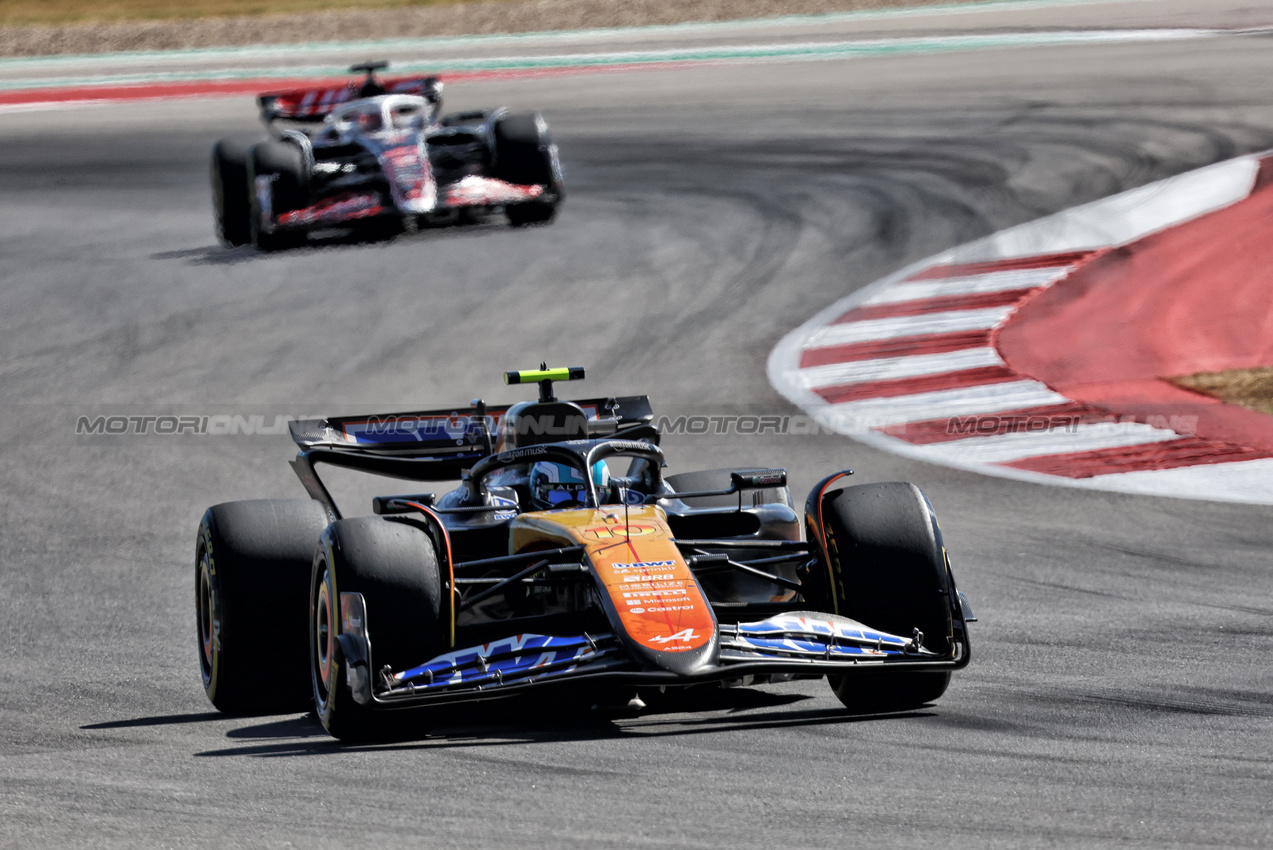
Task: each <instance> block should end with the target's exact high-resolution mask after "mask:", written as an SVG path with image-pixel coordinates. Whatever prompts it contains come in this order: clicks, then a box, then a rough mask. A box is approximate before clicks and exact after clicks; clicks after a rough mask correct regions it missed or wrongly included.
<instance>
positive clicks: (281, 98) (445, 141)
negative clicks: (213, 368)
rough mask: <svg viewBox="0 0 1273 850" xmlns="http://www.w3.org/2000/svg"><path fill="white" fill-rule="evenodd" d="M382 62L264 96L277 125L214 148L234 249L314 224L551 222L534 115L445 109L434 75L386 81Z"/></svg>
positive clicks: (217, 204)
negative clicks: (346, 77) (329, 82)
mask: <svg viewBox="0 0 1273 850" xmlns="http://www.w3.org/2000/svg"><path fill="white" fill-rule="evenodd" d="M386 64H387V63H384V62H371V63H366V64H363V65H355V66H354V67H353V68H351V69H350V70H351V71H353V72H365V73H366V78H365V79H364V80H362V81H361V82H360V83H359V82H353V83H350V84H348V85H343V86H327V87H319V88H309V89H298V90H295V91H288V92H275V93H272V94H263V95H261V96H260V98H259V102H260V107H261V118H262V120H263V121H264V122H265V125H266V127H267V128H268V129H269V131H270V137H269V138H268V139H262V138H260V137H257V136H252V137H245V138H240V137H232V138H225V139H222V140H220V141H219V142H217V143H216V145H215V146H214V147H213V149H212V196H213V209H214V212H215V215H216V225H217V235H218V236H219V237H220V239H221V241H222V242H223V243H224V244H226V245H228V246H237V245H244V244H248V243H252V244H254V245H256V246H257V247H258V248H260V249H262V250H274V249H279V248H287V247H293V246H296V245H300V244H302V243H303V242H305V241H306V239H307V234H308V233H310V232H311V231H314V230H317V229H329V228H334V227H343V228H348V227H355V226H359V225H365V224H375V225H377V226H379V227H380V228H382V229H384V228H385V226H386V225H387V226H388V227H389V228H390V229H400V228H401V227H403V226H405V227H407V228H413V227H417V226H420V225H430V224H443V223H446V224H450V223H456V222H464V221H474V220H480V219H481V218H482V217H484V215H485V214H486V213H489V212H491V211H493V210H496V209H502V210H503V211H504V213H505V215H506V216H507V217H508V221H509V223H510V224H513V225H516V226H520V225H527V224H536V223H542V222H547V221H550V220H551V219H552V218H553V216H554V215H556V212H557V208H558V206H559V205H560V204H561V201H562V198H563V189H562V170H561V163H560V160H559V158H558V154H557V146H556V145H554V144H553V142H552V139H551V137H550V135H549V132H548V125H547V124H546V123H545V122H544V119H543V117H542V116H541V115H539V114H538V113H533V112H521V113H518V112H510V111H509V110H507V109H504V108H501V109H492V110H478V111H472V112H458V113H452V114H450V115H442V114H441V111H442V83H441V82H440V81H439V80H438V79H437V78H435V77H403V78H392V79H384V80H379V79H376V77H375V76H374V74H375V72H376V71H378V70H380V69H382V68H384V67H386Z"/></svg>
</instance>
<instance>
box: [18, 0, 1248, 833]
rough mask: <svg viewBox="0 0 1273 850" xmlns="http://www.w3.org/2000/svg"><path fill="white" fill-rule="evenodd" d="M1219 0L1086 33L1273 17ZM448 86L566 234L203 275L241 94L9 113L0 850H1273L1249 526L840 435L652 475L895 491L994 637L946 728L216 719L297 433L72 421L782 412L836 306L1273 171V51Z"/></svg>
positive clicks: (796, 687)
mask: <svg viewBox="0 0 1273 850" xmlns="http://www.w3.org/2000/svg"><path fill="white" fill-rule="evenodd" d="M1230 5H1231V8H1229V7H1227V6H1226V5H1225V4H1215V5H1214V6H1212V4H1208V9H1206V10H1202V11H1198V12H1195V13H1186V12H1185V11H1182V9H1184V6H1185V4H1175V5H1172V4H1163V3H1144V2H1142V3H1127V4H1111V5H1110V6H1109V7H1108V9H1107V10H1106V11H1108V12H1109V14H1110V15H1111V16H1121V17H1120V23H1119V25H1142V24H1147V23H1154V22H1156V19H1155V15H1160V16H1169V15H1168V13H1169V12H1170V13H1171V14H1172V15H1175V17H1176V18H1189V21H1188V22H1189V23H1190V24H1192V25H1208V26H1210V25H1238V24H1242V25H1249V24H1250V23H1252V19H1253V18H1259V17H1261V16H1266V17H1269V18H1273V7H1269V6H1268V4H1260V5H1256V4H1252V3H1245V4H1238V3H1233V4H1230ZM1173 10H1174V11H1173ZM1032 14H1033V13H1032ZM1037 14H1038V15H1039V20H1040V21H1041V22H1042V23H1041V24H1040V25H1049V26H1050V25H1052V24H1051V23H1050V21H1051V20H1052V19H1053V18H1055V17H1056V15H1057V14H1059V13H1056V12H1054V11H1048V10H1043V11H1040V12H1038V13H1037ZM1075 14H1077V13H1075ZM1083 16H1086V17H1083ZM1083 16H1080V17H1079V20H1080V21H1085V20H1091V19H1096V18H1099V17H1100V16H1099V15H1097V14H1096V12H1094V11H1092V10H1091V9H1089V10H1088V11H1086V12H1084V13H1083ZM1022 20H1025V21H1027V22H1028V21H1029V20H1030V18H1029V16H1028V15H1025V16H1024V17H1018V18H1015V19H1014V20H1013V21H1012V22H1011V25H1012V26H1020V25H1022V24H1021V21H1022ZM1265 22H1267V21H1265ZM1104 23H1108V21H1103V22H1102V25H1104ZM984 25H985V26H987V27H991V28H992V27H994V26H996V25H998V24H997V23H996V19H995V18H994V17H993V16H988V18H987V19H986V20H985V22H984ZM894 26H895V27H896V28H897V29H898V31H908V32H911V31H913V32H929V31H938V30H940V29H941V27H942V26H944V24H943V23H942V22H941V21H936V22H928V23H925V19H915V20H912V21H904V22H896V23H895V24H894ZM926 27H927V29H926ZM779 35H780V34H778V35H775V36H774V37H778V36H779ZM451 94H452V97H451V99H450V104H449V105H450V106H452V107H454V108H464V107H469V106H475V105H484V104H485V105H489V104H496V103H507V104H509V105H512V106H517V107H523V106H524V107H538V108H541V109H542V110H543V111H544V112H545V113H546V114H547V115H548V117H549V118H550V120H551V123H552V125H553V127H554V129H555V132H556V135H557V138H558V140H559V143H560V145H561V150H562V155H563V158H564V160H565V162H566V163H567V167H568V169H569V174H568V178H569V191H570V196H569V200H568V203H567V205H566V207H565V208H564V211H563V214H562V216H561V218H560V220H559V221H558V222H557V223H555V224H554V225H552V226H551V227H547V228H540V229H532V230H524V231H513V230H509V229H506V228H503V227H500V226H497V225H490V226H486V227H479V228H475V229H470V230H456V229H450V230H437V231H431V232H427V233H423V234H418V235H411V236H405V237H401V238H398V239H396V240H394V241H392V242H387V243H383V244H332V245H328V246H325V247H319V248H313V249H308V250H299V251H294V252H288V253H284V254H280V255H274V256H262V255H258V254H256V253H254V252H253V251H251V250H248V249H242V250H226V249H222V248H220V247H217V246H216V245H215V244H214V240H213V237H212V230H211V222H210V215H209V198H208V188H207V183H206V156H207V152H208V149H209V146H210V143H211V141H212V140H213V139H214V138H216V137H217V136H219V135H222V134H224V133H226V132H229V131H233V130H237V129H248V128H250V127H251V126H252V121H253V117H252V109H251V104H250V102H249V101H248V100H246V99H241V100H240V99H235V100H228V101H216V102H206V103H182V104H165V105H147V106H137V107H130V108H120V109H116V110H110V109H95V110H92V111H85V112H82V113H74V112H64V111H63V112H43V113H30V114H11V115H8V116H6V117H5V118H4V122H3V124H0V152H2V154H0V199H2V202H0V257H3V261H2V265H0V352H3V353H2V355H0V387H2V388H3V392H2V395H0V398H2V405H3V407H2V415H0V429H2V430H0V469H2V470H3V472H2V479H0V480H2V481H3V484H4V486H3V488H2V489H0V565H2V566H0V635H2V636H3V644H2V651H0V729H3V732H2V733H0V844H3V845H4V846H14V847H24V846H48V845H70V846H94V847H110V846H121V847H124V846H141V845H145V846H240V845H241V846H293V845H306V846H315V847H324V846H336V845H341V846H368V845H370V844H371V843H372V842H376V843H383V844H390V843H392V844H394V845H405V846H428V847H458V846H475V847H491V846H501V847H602V846H651V847H722V848H724V847H729V848H736V847H770V846H774V845H792V844H799V845H810V846H813V845H819V846H828V845H830V846H863V847H865V846H872V847H874V846H881V847H888V846H907V847H913V846H935V845H938V844H943V845H944V844H958V845H964V846H980V847H992V846H994V847H1024V846H1037V847H1051V846H1085V847H1091V846H1145V847H1168V846H1180V847H1198V846H1217V847H1238V846H1265V847H1267V846H1273V812H1271V804H1270V802H1269V797H1268V788H1269V783H1270V780H1273V722H1270V720H1271V718H1273V672H1271V669H1270V665H1269V662H1268V658H1269V657H1270V653H1271V652H1273V571H1271V570H1270V564H1269V557H1268V553H1269V551H1270V549H1271V548H1273V524H1271V523H1270V522H1269V521H1268V518H1269V511H1268V508H1267V507H1253V506H1244V505H1235V504H1217V503H1206V502H1192V501H1184V500H1173V499H1155V498H1148V497H1137V496H1126V495H1118V494H1111V493H1101V492H1086V491H1074V490H1068V489H1052V488H1048V487H1044V486H1038V485H1033V484H1025V483H1019V482H1013V481H1007V480H1000V479H991V478H984V477H980V476H977V475H975V474H971V473H965V472H961V471H957V470H953V469H947V468H941V467H936V466H931V465H926V464H922V463H918V462H912V461H908V460H905V459H901V458H898V457H895V456H892V455H887V454H883V453H879V452H876V451H874V450H871V449H868V448H866V447H864V446H862V445H859V444H856V443H853V442H851V441H849V440H847V439H845V438H843V437H839V436H834V435H821V436H808V435H805V436H797V435H785V436H775V435H772V434H769V435H765V436H762V437H738V436H733V435H721V436H699V437H694V436H689V435H679V436H672V437H669V438H668V439H667V441H666V444H665V445H666V447H667V448H668V450H669V454H670V456H671V457H672V459H673V463H674V465H675V466H677V467H678V468H680V469H686V468H705V467H713V466H726V465H783V466H786V467H788V468H789V469H790V470H791V476H792V480H793V489H794V490H795V491H796V492H797V493H803V492H805V491H806V490H807V489H808V488H809V487H810V486H811V485H812V484H813V483H814V481H815V480H816V479H817V478H818V477H820V476H821V475H822V474H824V473H826V472H829V471H831V470H834V469H837V468H840V467H844V466H852V467H853V468H855V469H856V470H857V478H858V479H860V480H861V481H882V480H910V481H914V482H916V483H918V484H919V485H920V486H921V487H922V488H923V489H924V490H925V491H926V492H927V493H928V494H929V496H930V497H931V499H932V501H933V503H934V505H935V506H936V508H937V511H938V515H939V516H940V517H941V518H942V522H943V529H944V531H945V534H946V539H947V543H948V545H949V547H950V549H951V551H952V556H953V562H954V567H955V570H956V574H957V576H958V578H959V581H960V584H961V586H962V587H963V589H965V590H966V591H967V592H968V593H969V595H970V596H971V597H972V599H973V601H974V603H975V605H976V610H977V613H978V615H979V616H980V617H981V622H980V623H978V624H976V625H975V626H974V627H973V628H974V631H973V641H974V643H973V653H974V661H973V664H972V666H971V667H970V668H969V669H968V670H967V671H965V672H964V673H963V674H962V675H959V676H957V677H956V680H955V682H954V683H953V684H952V686H951V688H950V690H949V691H948V692H947V695H946V696H945V697H944V698H943V699H942V700H941V701H940V702H938V703H937V704H936V705H934V706H932V707H929V708H925V709H923V710H921V711H916V712H913V713H909V714H905V715H899V716H888V717H847V716H845V715H844V714H843V713H842V712H841V711H840V707H839V703H838V702H837V701H836V700H835V698H834V697H833V695H832V694H831V692H830V690H829V689H828V688H827V687H826V685H825V684H824V683H822V682H804V683H793V684H789V685H783V686H771V687H766V688H760V689H753V690H729V691H723V692H719V693H715V694H711V695H708V696H707V697H705V699H704V703H703V705H704V710H702V711H698V712H688V711H683V710H681V709H682V708H683V706H678V705H668V706H664V707H663V709H662V710H661V711H658V712H652V713H649V714H646V715H643V716H638V717H634V718H607V717H595V718H594V717H591V716H590V715H589V714H588V713H587V712H583V713H581V714H577V715H570V716H567V717H565V718H564V719H554V718H553V717H549V716H544V715H542V714H536V713H535V712H533V711H526V712H522V713H517V714H515V713H511V712H501V711H495V712H487V713H484V714H482V713H478V714H475V715H474V716H472V717H471V718H465V719H464V720H462V721H461V720H455V721H453V722H452V723H451V724H450V725H448V726H445V727H443V728H439V729H437V730H435V731H434V732H433V733H432V734H431V735H430V736H429V737H426V738H423V739H421V740H419V741H414V742H409V743H405V744H401V745H392V746H379V747H370V748H355V747H346V746H342V745H340V744H338V743H337V742H335V741H333V740H332V739H330V738H328V737H327V736H326V735H325V734H324V733H323V732H322V730H321V728H319V727H318V725H317V724H316V723H315V722H314V721H313V720H312V719H310V718H308V717H305V716H302V715H289V716H283V717H264V718H226V717H221V716H219V715H217V714H215V713H213V712H212V711H211V710H210V708H211V707H210V706H209V704H208V703H207V702H206V700H205V698H204V696H203V693H202V692H201V689H200V686H199V681H198V673H197V662H196V647H195V638H194V611H193V596H194V593H193V590H194V587H193V569H192V566H193V565H192V561H193V545H194V536H195V529H196V525H197V523H198V519H199V516H200V514H201V512H202V510H203V509H204V508H205V507H206V506H207V505H210V504H213V503H216V502H219V501H224V500H230V499H237V498H254V497H273V496H277V497H286V496H299V495H300V493H301V491H300V488H299V485H298V484H297V483H296V482H295V481H294V480H293V479H292V474H291V472H290V470H288V468H287V466H286V464H285V462H286V460H287V459H288V458H289V457H290V455H291V451H290V448H289V446H290V443H289V442H288V441H287V438H286V437H282V436H274V437H265V436H238V437H211V436H205V437H185V438H181V439H177V438H173V437H155V436H146V437H142V436H132V437H129V436H121V437H114V438H108V437H92V438H90V437H83V436H80V437H77V436H76V435H75V433H74V425H75V420H76V418H77V417H78V416H80V415H89V414H93V415H96V414H98V413H101V412H115V413H120V414H130V415H136V414H153V413H160V412H178V413H184V414H204V415H206V414H235V413H238V414H243V415H247V414H262V415H271V416H272V415H273V414H275V413H280V414H282V413H288V414H312V413H323V412H327V411H332V412H352V411H354V410H393V409H404V408H405V409H410V408H418V407H420V406H432V405H434V404H442V405H445V404H448V403H458V404H463V403H465V402H467V401H468V399H470V398H473V397H476V396H483V397H485V398H487V399H488V400H493V401H494V400H504V399H516V398H521V397H522V395H521V394H519V393H518V392H516V391H514V388H505V387H503V386H502V385H501V384H500V383H499V375H500V372H501V370H504V369H508V368H518V367H529V366H533V365H535V364H537V363H538V361H539V360H541V359H544V360H548V361H550V362H551V363H557V364H563V365H564V364H567V363H568V364H570V365H585V366H587V367H588V370H589V372H588V375H589V377H588V381H587V382H586V383H585V384H583V385H581V386H580V392H581V393H590V394H610V393H630V392H648V393H650V395H651V396H652V397H653V399H654V401H655V403H656V406H658V407H659V409H661V410H664V411H667V412H670V413H673V414H677V413H685V414H691V413H706V414H721V413H729V412H733V413H742V414H749V415H759V414H771V413H780V414H781V413H795V412H796V411H795V410H794V409H793V408H791V407H790V406H789V405H787V404H786V403H785V402H784V401H782V400H781V399H780V398H779V397H778V396H777V394H776V393H775V392H774V391H773V390H772V389H771V388H770V387H769V385H768V384H767V382H766V379H765V358H766V356H767V355H768V353H769V351H770V349H771V348H772V346H773V345H774V343H775V342H776V341H777V340H778V339H779V338H780V337H781V336H782V334H784V333H785V332H786V331H788V330H789V329H790V328H792V327H794V326H795V325H797V324H799V323H800V322H801V321H803V320H804V319H805V318H807V317H808V316H809V315H811V314H813V313H814V312H815V311H817V310H818V309H821V308H822V307H824V306H825V305H827V304H829V303H830V302H832V301H833V300H835V299H836V298H838V297H839V296H841V295H842V294H844V293H845V292H848V291H850V290H852V289H853V288H856V287H859V286H862V285H865V284H866V283H869V282H870V281H873V280H875V279H877V278H879V277H881V276H883V275H884V274H886V273H888V272H890V271H893V270H894V269H896V268H898V267H900V266H902V265H903V264H905V263H907V262H911V261H914V260H917V259H920V258H922V257H924V256H927V255H930V254H932V253H935V252H937V251H938V250H941V249H944V248H947V247H950V246H952V245H955V244H958V243H961V242H964V241H967V240H969V239H972V238H975V237H978V236H981V235H984V234H986V233H989V232H992V231H994V230H997V229H1000V228H1002V227H1004V226H1008V225H1012V224H1016V223H1018V222H1022V221H1026V220H1029V219H1031V218H1034V217H1037V216H1039V215H1042V214H1045V213H1049V212H1053V211H1056V210H1059V209H1062V208H1065V207H1068V206H1071V205H1074V204H1077V203H1081V202H1085V201H1089V200H1093V199H1095V198H1098V197H1101V196H1104V195H1107V194H1110V193H1112V192H1116V191H1119V190H1122V189H1126V188H1130V187H1133V186H1136V185H1140V184H1142V183H1145V182H1148V181H1150V180H1154V179H1158V178H1161V177H1165V176H1168V175H1171V174H1175V173H1179V172H1181V171H1185V170H1188V169H1191V168H1194V167H1197V166H1201V165H1204V164H1207V163H1210V162H1215V161H1218V160H1222V159H1225V158H1227V157H1230V156H1233V155H1235V154H1239V153H1244V152H1251V151H1257V150H1262V149H1266V148H1270V147H1273V53H1271V52H1270V50H1269V42H1268V40H1267V39H1266V38H1253V37H1248V38H1238V37H1231V38H1221V39H1207V40H1196V41H1190V42H1184V43H1173V44H1148V45H1123V46H1117V45H1103V46H1088V47H1056V48H1046V49H1032V50H1013V51H998V52H991V53H963V54H958V55H934V56H926V55H911V56H899V57H892V58H874V59H870V60H857V61H848V62H822V63H803V64H801V63H792V64H769V65H751V66H722V67H712V68H698V69H692V70H669V71H647V72H641V73H614V74H595V75H584V76H567V77H560V78H554V79H546V80H528V81H518V82H484V83H471V84H468V85H466V86H464V87H463V88H460V87H456V89H455V90H454V91H453V92H452V93H451Z"/></svg>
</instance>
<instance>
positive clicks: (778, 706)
mask: <svg viewBox="0 0 1273 850" xmlns="http://www.w3.org/2000/svg"><path fill="white" fill-rule="evenodd" d="M809 699H812V697H809V696H807V695H804V694H781V693H778V694H775V693H767V692H764V691H751V690H721V691H716V692H713V693H709V694H695V695H694V697H693V698H692V699H690V698H687V697H677V698H660V699H659V700H657V701H654V700H652V701H651V704H650V705H648V706H647V707H646V708H645V709H643V710H641V711H640V712H635V711H630V710H624V709H622V708H612V709H605V708H597V707H580V706H579V705H574V706H569V707H563V706H561V705H556V706H554V705H538V706H532V705H527V704H518V703H515V702H512V701H507V702H505V701H501V702H497V703H490V704H485V705H476V706H474V705H469V706H464V707H463V708H462V709H461V710H457V711H456V712H454V714H453V715H452V716H449V717H448V716H445V715H443V716H439V715H437V714H432V715H429V719H428V720H422V723H421V728H420V730H419V734H418V735H410V736H407V737H405V738H403V739H398V740H393V741H388V742H383V743H374V744H364V743H359V744H350V743H345V742H341V741H337V740H336V739H334V738H330V737H328V736H327V733H326V732H325V731H324V730H323V728H322V726H320V725H319V723H318V720H317V718H316V717H315V716H314V715H313V714H310V715H306V716H304V717H295V718H288V719H286V720H271V721H269V722H266V723H262V724H260V725H257V726H251V727H245V728H240V729H236V730H233V731H232V732H230V733H228V734H227V737H229V738H239V739H244V738H247V739H255V741H256V743H244V744H243V745H239V746H232V747H226V748H224V749H217V750H208V751H205V752H200V753H196V755H198V756H203V757H224V756H255V757H258V758H279V757H289V756H308V755H328V754H336V753H347V752H357V751H370V750H429V749H454V748H464V747H499V746H507V745H510V744H513V745H519V744H520V745H524V744H548V743H560V742H569V741H584V740H587V741H592V740H604V739H618V738H630V737H633V736H654V737H673V736H682V735H703V734H711V733H715V732H739V731H760V730H766V729H778V728H783V727H809V726H819V725H828V724H836V725H839V724H844V723H863V722H874V721H880V720H893V721H898V720H913V719H920V718H924V717H931V716H935V715H934V714H933V713H932V712H926V711H923V710H917V711H908V712H902V713H894V714H850V713H848V712H846V711H845V710H844V709H842V708H797V707H795V706H796V705H797V704H798V703H802V702H804V701H806V700H809ZM298 738H300V739H303V740H297V739H298ZM269 739H275V740H269Z"/></svg>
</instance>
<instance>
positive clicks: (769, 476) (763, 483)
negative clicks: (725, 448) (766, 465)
mask: <svg viewBox="0 0 1273 850" xmlns="http://www.w3.org/2000/svg"><path fill="white" fill-rule="evenodd" d="M729 480H730V481H731V482H733V485H734V489H735V490H764V489H765V488H767V487H786V486H787V470H785V469H753V470H751V471H749V472H731V473H729Z"/></svg>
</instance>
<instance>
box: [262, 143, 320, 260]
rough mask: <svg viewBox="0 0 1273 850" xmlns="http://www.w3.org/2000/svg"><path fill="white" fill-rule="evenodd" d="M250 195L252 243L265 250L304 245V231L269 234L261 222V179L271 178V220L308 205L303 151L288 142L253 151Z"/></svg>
mask: <svg viewBox="0 0 1273 850" xmlns="http://www.w3.org/2000/svg"><path fill="white" fill-rule="evenodd" d="M248 165H249V169H248V181H247V187H248V189H247V190H248V195H249V201H250V204H251V215H250V216H249V231H250V233H251V239H252V244H253V245H255V246H256V247H257V248H259V249H260V250H262V251H278V250H282V249H285V248H293V247H296V246H298V245H302V244H304V242H305V231H304V230H297V229H288V230H274V231H269V230H267V229H266V227H265V223H264V222H263V221H262V210H261V206H260V198H259V197H258V196H257V191H256V183H257V178H258V177H267V178H270V209H269V216H270V218H271V219H277V218H278V217H279V215H281V214H282V213H285V212H291V211H293V210H299V209H304V208H305V207H306V206H308V205H309V168H308V166H307V165H306V163H305V156H304V154H303V153H301V149H300V148H298V147H297V146H296V145H293V144H290V143H288V142H279V141H269V142H261V143H260V144H259V145H256V146H255V147H254V148H252V153H251V156H250V157H249V158H248Z"/></svg>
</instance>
